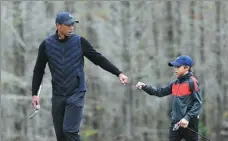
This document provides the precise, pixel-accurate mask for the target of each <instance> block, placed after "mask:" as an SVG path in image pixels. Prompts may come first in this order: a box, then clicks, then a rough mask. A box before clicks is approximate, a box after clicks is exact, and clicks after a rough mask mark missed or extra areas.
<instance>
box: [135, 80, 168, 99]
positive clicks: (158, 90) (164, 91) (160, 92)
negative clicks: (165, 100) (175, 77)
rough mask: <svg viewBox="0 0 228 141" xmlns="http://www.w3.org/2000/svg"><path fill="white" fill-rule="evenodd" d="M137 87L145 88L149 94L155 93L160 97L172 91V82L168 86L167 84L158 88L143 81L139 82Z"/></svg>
mask: <svg viewBox="0 0 228 141" xmlns="http://www.w3.org/2000/svg"><path fill="white" fill-rule="evenodd" d="M136 87H137V88H138V89H142V90H144V91H145V92H146V93H148V94H149V95H155V96H158V97H163V96H167V95H169V94H171V93H172V84H169V85H168V86H166V87H164V88H156V87H153V86H149V85H146V84H144V83H143V82H138V83H137V84H136Z"/></svg>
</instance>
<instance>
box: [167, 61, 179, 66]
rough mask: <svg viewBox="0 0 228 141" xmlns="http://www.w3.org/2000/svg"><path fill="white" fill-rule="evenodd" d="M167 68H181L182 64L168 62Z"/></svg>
mask: <svg viewBox="0 0 228 141" xmlns="http://www.w3.org/2000/svg"><path fill="white" fill-rule="evenodd" d="M168 66H170V67H180V66H182V64H180V63H178V62H176V61H173V62H169V63H168Z"/></svg>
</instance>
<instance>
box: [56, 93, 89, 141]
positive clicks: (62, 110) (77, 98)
mask: <svg viewBox="0 0 228 141" xmlns="http://www.w3.org/2000/svg"><path fill="white" fill-rule="evenodd" d="M84 95H85V92H79V93H76V94H74V95H72V96H69V97H65V96H56V95H53V96H52V118H53V124H54V128H55V133H56V137H57V141H81V139H80V136H79V134H78V133H79V128H80V124H81V120H82V111H83V104H84Z"/></svg>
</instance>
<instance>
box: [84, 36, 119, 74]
mask: <svg viewBox="0 0 228 141" xmlns="http://www.w3.org/2000/svg"><path fill="white" fill-rule="evenodd" d="M81 45H82V51H83V55H84V56H85V57H86V58H88V59H89V60H90V61H92V62H93V63H94V64H95V65H99V66H100V67H101V68H103V69H104V70H106V71H108V72H110V73H112V74H114V75H116V76H119V74H120V73H121V71H120V70H119V69H118V68H117V67H115V66H114V65H113V64H112V63H111V62H110V61H109V60H108V59H107V58H105V57H104V56H103V55H102V54H100V53H99V52H97V51H96V50H95V49H94V48H93V47H92V46H91V44H90V43H89V42H88V41H87V40H86V39H85V38H83V37H81Z"/></svg>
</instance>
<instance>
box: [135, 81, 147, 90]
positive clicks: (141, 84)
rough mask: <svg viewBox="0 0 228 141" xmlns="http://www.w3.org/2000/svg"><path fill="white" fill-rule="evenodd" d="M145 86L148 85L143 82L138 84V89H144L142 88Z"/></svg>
mask: <svg viewBox="0 0 228 141" xmlns="http://www.w3.org/2000/svg"><path fill="white" fill-rule="evenodd" d="M145 85H146V84H144V83H143V82H138V83H137V84H136V88H138V89H142V87H143V86H145Z"/></svg>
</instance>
